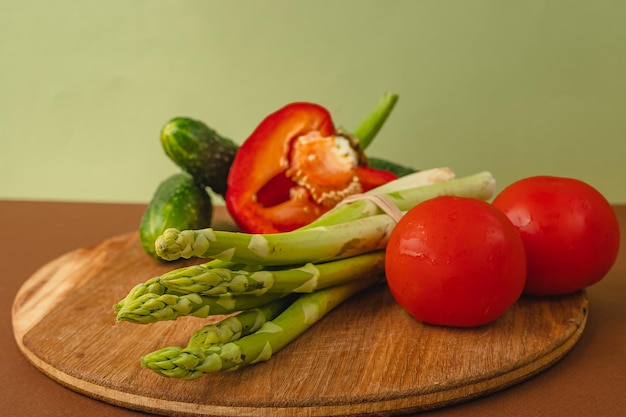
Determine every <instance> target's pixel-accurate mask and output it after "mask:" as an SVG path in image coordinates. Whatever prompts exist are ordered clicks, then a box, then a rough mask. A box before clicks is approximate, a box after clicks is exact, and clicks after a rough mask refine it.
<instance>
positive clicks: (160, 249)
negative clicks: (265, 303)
mask: <svg viewBox="0 0 626 417" xmlns="http://www.w3.org/2000/svg"><path fill="white" fill-rule="evenodd" d="M394 226H395V222H394V220H393V219H391V218H390V217H389V216H387V215H384V214H383V215H378V216H371V217H366V218H363V219H357V220H354V221H351V222H350V223H342V224H336V225H329V226H320V227H316V228H311V229H302V230H296V231H292V232H286V233H272V234H249V233H239V232H227V231H220V230H213V229H211V228H208V229H199V230H183V231H180V230H178V229H174V228H170V229H167V230H165V232H164V233H163V234H162V235H161V236H159V237H158V238H157V241H156V252H157V254H158V255H159V256H160V257H161V258H163V259H166V260H175V259H179V258H181V257H182V258H186V259H188V258H191V257H199V258H216V259H221V260H224V261H233V262H246V263H251V264H261V265H293V264H301V263H306V262H313V261H317V262H324V261H330V260H333V259H341V258H347V257H349V256H354V255H358V254H361V253H365V252H370V251H373V250H379V249H383V248H384V247H385V246H386V244H387V240H388V239H389V234H390V233H391V230H392V229H393V227H394Z"/></svg>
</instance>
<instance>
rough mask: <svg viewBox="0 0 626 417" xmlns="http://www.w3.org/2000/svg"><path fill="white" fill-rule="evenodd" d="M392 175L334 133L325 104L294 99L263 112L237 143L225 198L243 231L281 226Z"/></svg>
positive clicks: (289, 226) (298, 222)
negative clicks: (238, 145)
mask: <svg viewBox="0 0 626 417" xmlns="http://www.w3.org/2000/svg"><path fill="white" fill-rule="evenodd" d="M396 178H397V177H396V175H395V174H393V173H391V172H388V171H382V170H376V169H374V168H370V167H367V166H366V159H365V158H364V156H363V154H362V152H361V151H360V149H359V147H358V145H356V142H355V141H353V140H351V138H349V137H344V136H342V135H340V134H337V133H336V131H335V126H334V124H333V121H332V118H331V115H330V113H329V112H328V110H326V109H325V108H324V107H322V106H319V105H317V104H313V103H306V102H296V103H291V104H288V105H286V106H285V107H283V108H281V109H279V110H278V111H276V112H274V113H272V114H270V115H269V116H267V117H266V118H265V119H264V120H263V121H262V122H261V123H260V124H259V126H258V127H257V128H256V129H255V130H254V132H253V133H252V134H251V135H250V137H249V138H248V139H246V140H245V141H244V143H243V144H242V145H241V147H240V148H239V150H238V151H237V154H236V156H235V159H234V161H233V164H232V166H231V168H230V171H229V175H228V188H227V192H226V196H225V202H226V206H227V208H228V211H229V213H230V214H231V216H232V217H233V219H234V220H235V222H236V223H237V225H238V226H239V228H240V229H241V230H242V231H244V232H248V233H278V232H286V231H291V230H294V229H297V228H299V227H302V226H305V225H307V224H309V223H311V222H312V221H313V220H315V219H317V218H318V217H319V216H320V215H322V214H323V213H325V212H326V211H328V210H329V209H330V208H332V207H334V206H335V205H336V204H337V203H338V202H339V201H341V200H342V199H343V198H345V197H347V196H348V195H352V194H356V193H360V192H364V191H367V190H369V189H371V188H374V187H376V186H379V185H382V184H384V183H387V182H389V181H391V180H393V179H396Z"/></svg>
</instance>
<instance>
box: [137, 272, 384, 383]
mask: <svg viewBox="0 0 626 417" xmlns="http://www.w3.org/2000/svg"><path fill="white" fill-rule="evenodd" d="M381 281H382V279H381V276H380V275H379V276H374V277H370V278H368V279H363V280H356V281H352V282H350V283H348V284H343V285H338V286H334V287H330V288H326V289H323V290H319V291H315V292H312V293H310V294H304V295H301V296H300V297H299V298H298V299H297V300H296V301H294V302H293V303H292V304H291V305H290V306H289V307H287V309H286V310H285V311H284V312H282V313H281V314H280V315H279V316H278V317H276V318H275V319H274V320H271V321H268V322H266V323H265V324H263V325H262V326H261V328H260V329H259V330H257V331H256V332H254V333H252V334H249V335H247V336H244V337H242V338H241V339H239V340H237V341H234V342H230V343H226V344H224V345H221V346H219V345H217V346H216V345H213V346H209V347H203V346H200V345H195V344H194V345H191V346H187V347H186V348H181V347H178V346H171V347H166V348H163V349H160V350H157V351H155V352H152V353H150V354H148V355H146V356H144V357H143V358H141V365H142V366H143V367H144V368H148V369H152V370H153V371H155V372H157V373H159V374H161V375H164V376H167V377H172V378H180V379H197V378H199V377H201V376H202V375H203V374H205V373H209V372H219V371H224V370H234V369H238V368H241V367H242V366H246V365H251V364H255V363H258V362H263V361H267V360H269V359H270V358H271V357H272V355H273V354H274V353H276V352H278V351H279V350H280V349H282V348H283V347H285V346H286V345H287V344H289V343H290V342H291V341H293V340H294V339H296V338H297V337H298V336H299V335H301V334H302V333H303V332H305V331H306V330H307V329H309V328H310V327H311V326H313V325H314V324H315V323H316V322H318V321H319V320H320V319H322V317H324V316H325V315H326V314H328V312H330V311H331V310H332V309H333V308H335V307H336V306H337V305H339V304H340V303H342V302H343V301H345V300H346V299H348V298H349V297H351V296H352V295H354V294H355V293H357V292H358V291H361V290H363V289H365V288H368V287H370V286H372V285H374V284H375V283H378V282H381Z"/></svg>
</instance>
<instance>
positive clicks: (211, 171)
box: [161, 117, 239, 196]
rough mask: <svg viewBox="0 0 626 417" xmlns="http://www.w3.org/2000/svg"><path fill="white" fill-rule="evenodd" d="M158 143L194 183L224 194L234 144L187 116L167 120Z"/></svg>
mask: <svg viewBox="0 0 626 417" xmlns="http://www.w3.org/2000/svg"><path fill="white" fill-rule="evenodd" d="M161 144H162V145H163V149H164V150H165V153H166V154H167V156H169V157H170V159H172V161H174V163H175V164H176V165H178V166H179V167H180V168H181V169H182V170H183V171H185V172H187V173H188V174H189V175H191V176H192V177H193V179H194V180H195V181H196V182H197V183H198V184H200V185H202V186H205V187H209V188H211V190H213V191H214V192H215V193H217V194H219V195H221V196H224V194H225V193H226V183H227V179H228V171H229V170H230V166H231V164H232V163H233V159H234V158H235V154H236V153H237V150H238V149H239V147H238V145H237V144H235V143H234V142H233V141H232V140H230V139H228V138H225V137H223V136H221V135H220V134H218V133H217V132H216V131H215V130H213V129H211V128H209V127H208V126H207V125H206V124H204V123H203V122H201V121H199V120H194V119H190V118H188V117H176V118H174V119H172V120H170V121H169V122H167V123H166V124H165V126H163V128H162V129H161Z"/></svg>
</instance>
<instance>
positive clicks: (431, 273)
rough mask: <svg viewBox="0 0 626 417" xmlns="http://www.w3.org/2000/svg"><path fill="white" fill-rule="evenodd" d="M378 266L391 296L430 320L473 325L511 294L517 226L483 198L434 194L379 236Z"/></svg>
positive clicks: (517, 265)
mask: <svg viewBox="0 0 626 417" xmlns="http://www.w3.org/2000/svg"><path fill="white" fill-rule="evenodd" d="M385 258H386V261H385V272H386V276H387V283H388V286H389V289H390V290H391V293H392V295H393V297H394V298H395V299H396V301H397V302H398V303H399V304H400V305H401V306H402V307H403V308H404V309H405V310H407V311H408V312H409V313H410V314H411V315H413V316H414V317H415V318H416V319H418V320H420V321H422V322H425V323H430V324H436V325H444V326H455V327H473V326H480V325H484V324H487V323H490V322H492V321H494V320H496V319H497V318H498V317H500V316H501V315H502V314H503V313H504V312H505V311H506V310H507V309H508V308H509V307H511V306H512V305H513V304H514V303H515V302H516V301H517V299H518V298H519V296H520V295H521V293H522V290H523V288H524V281H525V277H526V256H525V252H524V245H523V243H522V240H521V238H520V236H519V233H518V232H517V230H516V229H515V227H514V226H513V224H512V223H511V222H510V221H509V220H508V219H507V218H506V216H505V215H504V214H503V213H502V212H501V211H500V210H498V209H497V208H495V207H493V206H492V205H491V204H489V203H487V202H485V201H481V200H477V199H472V198H463V197H436V198H433V199H430V200H427V201H425V202H423V203H420V204H418V205H417V206H415V207H413V208H412V209H411V210H409V211H408V212H407V213H406V214H405V215H404V217H402V219H400V221H399V222H398V224H397V225H396V227H395V228H394V230H393V232H392V233H391V236H390V238H389V242H388V244H387V251H386V257H385Z"/></svg>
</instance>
